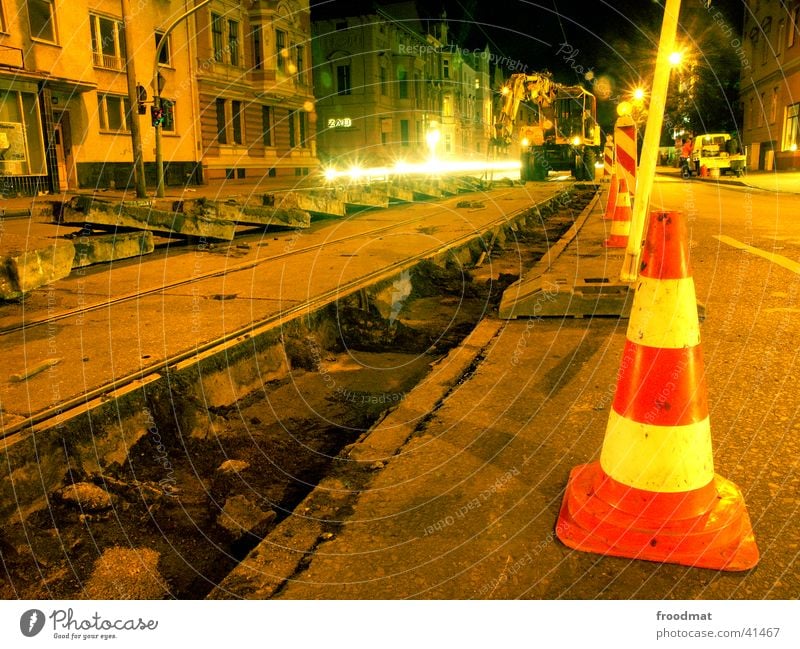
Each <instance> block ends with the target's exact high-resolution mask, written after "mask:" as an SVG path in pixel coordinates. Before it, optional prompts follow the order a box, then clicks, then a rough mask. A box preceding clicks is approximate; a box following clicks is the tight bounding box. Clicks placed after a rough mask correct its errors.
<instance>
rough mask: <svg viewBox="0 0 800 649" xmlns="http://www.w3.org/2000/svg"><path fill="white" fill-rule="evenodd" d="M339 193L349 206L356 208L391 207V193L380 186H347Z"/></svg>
mask: <svg viewBox="0 0 800 649" xmlns="http://www.w3.org/2000/svg"><path fill="white" fill-rule="evenodd" d="M338 195H339V198H340V199H341V200H342V201H344V203H345V204H346V205H347V206H349V207H353V208H356V209H363V208H376V209H386V208H388V207H389V195H388V194H387V193H386V192H385V191H383V189H382V188H379V187H370V186H364V187H345V188H344V189H343V190H339V192H338Z"/></svg>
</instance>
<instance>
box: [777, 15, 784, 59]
mask: <svg viewBox="0 0 800 649" xmlns="http://www.w3.org/2000/svg"><path fill="white" fill-rule="evenodd" d="M785 37H786V21H785V20H779V21H778V36H777V38H776V39H775V56H779V55H780V53H781V49H782V48H783V39H784V38H785Z"/></svg>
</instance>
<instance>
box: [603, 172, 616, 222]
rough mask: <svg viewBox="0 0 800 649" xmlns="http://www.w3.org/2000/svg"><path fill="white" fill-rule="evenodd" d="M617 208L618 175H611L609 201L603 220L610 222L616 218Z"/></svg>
mask: <svg viewBox="0 0 800 649" xmlns="http://www.w3.org/2000/svg"><path fill="white" fill-rule="evenodd" d="M616 207H617V174H616V173H612V174H611V182H610V183H609V184H608V200H607V201H606V213H605V214H604V215H603V219H604V220H606V221H610V220H611V219H613V218H614V210H615V209H616Z"/></svg>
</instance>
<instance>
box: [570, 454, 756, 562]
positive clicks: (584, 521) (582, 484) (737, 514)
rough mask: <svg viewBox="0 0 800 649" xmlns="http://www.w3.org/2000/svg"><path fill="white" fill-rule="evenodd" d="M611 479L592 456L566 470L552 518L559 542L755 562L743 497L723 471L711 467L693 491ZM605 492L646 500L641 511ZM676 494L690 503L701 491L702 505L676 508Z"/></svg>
mask: <svg viewBox="0 0 800 649" xmlns="http://www.w3.org/2000/svg"><path fill="white" fill-rule="evenodd" d="M614 483H615V481H614V480H613V479H612V478H610V477H608V476H607V475H606V474H605V473H604V472H603V470H602V469H601V468H600V463H599V462H593V463H591V464H583V465H580V466H577V467H575V468H574V469H573V470H572V472H571V473H570V476H569V483H568V484H567V493H566V495H565V497H564V501H563V504H562V506H561V513H560V514H559V517H558V524H557V525H556V535H557V536H558V538H559V539H560V540H561V541H562V542H563V543H564V545H566V546H567V547H570V548H573V549H575V550H580V551H583V552H593V553H596V554H602V555H606V556H614V557H623V558H628V559H644V560H647V561H657V562H660V563H675V564H680V565H684V566H692V567H696V568H711V569H715V570H728V571H741V570H749V569H750V568H752V567H753V566H755V565H756V564H757V563H758V559H759V554H758V547H757V546H756V542H755V538H754V536H753V529H752V526H751V524H750V517H749V516H748V514H747V508H746V507H745V503H744V498H743V497H742V494H741V492H740V491H739V489H738V487H737V486H736V485H735V484H733V483H732V482H730V481H728V480H726V479H725V478H723V477H721V476H719V475H715V476H714V479H713V480H712V482H711V483H709V485H708V487H707V488H706V489H704V490H702V491H703V494H702V495H700V496H699V495H698V494H697V493H694V492H688V493H687V494H680V493H677V494H660V493H655V492H641V490H639V489H636V488H634V487H626V486H625V485H621V484H620V483H616V484H614ZM609 493H612V494H613V493H618V494H624V495H623V496H622V497H623V498H624V499H625V500H627V501H634V500H639V499H641V500H642V501H643V502H648V503H650V505H649V506H648V507H647V508H646V509H645V511H644V512H640V513H636V514H632V513H628V512H626V511H623V510H622V509H619V508H618V507H617V506H615V505H614V504H612V503H610V502H608V500H607V495H608V494H609ZM709 495H710V496H711V498H708V497H709ZM663 496H666V498H662V497H663ZM682 496H687V497H688V498H690V499H691V501H692V502H691V503H690V504H689V509H694V508H695V507H696V506H697V504H698V502H699V500H700V499H702V498H706V499H707V505H706V507H705V509H704V510H702V511H699V512H697V513H696V514H695V515H694V516H690V517H683V515H682V514H681V513H678V514H677V516H675V513H677V512H681V510H684V509H685V508H686V507H685V505H686V503H683V502H681V501H682ZM665 510H666V513H667V514H668V515H667V516H664V511H665ZM683 513H684V514H685V512H683Z"/></svg>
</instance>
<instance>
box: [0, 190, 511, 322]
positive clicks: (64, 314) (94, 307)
mask: <svg viewBox="0 0 800 649" xmlns="http://www.w3.org/2000/svg"><path fill="white" fill-rule="evenodd" d="M510 193H511V192H510V191H508V192H504V193H502V194H500V195H498V196H497V197H495V198H494V199H493V200H499V199H502V198H503V197H504V196H508V194H510ZM451 211H452V209H447V208H443V209H441V210H439V211H437V212H433V213H432V214H431V213H428V214H423V215H419V216H414V217H411V218H408V219H404V220H402V221H396V222H394V223H390V224H389V225H385V226H382V227H378V228H374V229H373V230H368V231H366V232H364V231H362V232H358V233H356V234H351V235H347V236H344V237H340V238H338V239H328V240H326V241H324V242H322V243H317V244H314V245H311V246H305V247H303V248H292V249H291V250H288V251H286V252H282V253H278V254H275V255H272V256H270V257H265V258H264V259H259V260H257V261H248V262H243V263H241V264H235V265H232V266H228V267H226V268H224V269H222V270H215V271H209V272H208V273H202V274H199V275H195V276H193V277H189V278H186V279H182V280H178V281H175V282H171V283H169V284H163V285H161V286H156V287H153V288H150V289H146V290H144V291H136V292H132V293H126V294H124V295H118V296H115V297H113V298H111V299H108V300H104V301H103V302H97V303H95V304H89V305H86V306H82V307H80V308H76V309H68V310H65V311H60V312H58V313H52V314H49V315H47V316H46V317H43V318H34V319H31V320H26V321H25V322H19V323H15V324H11V325H6V326H4V327H0V336H3V335H8V334H12V333H16V332H19V331H22V330H23V329H26V330H30V329H32V328H34V327H39V326H46V325H49V324H52V323H54V322H57V321H58V320H63V319H65V318H72V317H75V316H79V315H83V314H86V313H90V312H92V311H99V310H101V309H106V308H108V307H112V306H115V305H118V304H122V303H124V302H130V301H132V300H136V299H139V298H141V297H145V296H147V295H156V294H158V293H162V292H164V291H169V290H172V289H174V288H178V287H181V286H187V285H191V284H195V283H197V282H202V281H204V280H207V279H212V278H214V277H224V276H226V275H230V274H233V273H237V272H241V271H245V270H251V269H253V268H255V267H257V266H261V265H263V264H266V263H271V262H273V261H277V260H279V259H284V258H287V257H290V256H292V255H297V254H302V253H305V252H311V251H314V250H320V249H322V248H324V247H326V246H331V245H334V244H337V243H343V242H345V241H352V240H353V239H358V238H362V237H365V236H372V235H379V234H383V233H386V232H390V231H392V230H397V229H401V228H403V227H406V226H408V225H412V224H414V223H417V222H419V221H422V220H423V219H430V218H433V217H435V216H438V215H440V214H444V213H447V212H451Z"/></svg>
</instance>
